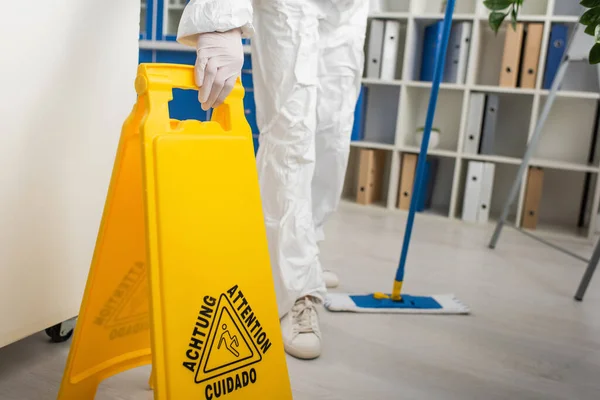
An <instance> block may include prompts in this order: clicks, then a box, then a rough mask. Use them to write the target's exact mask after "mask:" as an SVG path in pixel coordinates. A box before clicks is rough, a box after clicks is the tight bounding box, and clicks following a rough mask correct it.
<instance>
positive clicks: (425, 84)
mask: <svg viewBox="0 0 600 400" xmlns="http://www.w3.org/2000/svg"><path fill="white" fill-rule="evenodd" d="M405 85H406V86H407V87H416V88H427V89H430V88H432V87H433V82H424V81H407V82H405ZM466 88H467V86H466V85H463V84H457V83H447V82H442V83H441V84H440V89H448V90H465V89H466Z"/></svg>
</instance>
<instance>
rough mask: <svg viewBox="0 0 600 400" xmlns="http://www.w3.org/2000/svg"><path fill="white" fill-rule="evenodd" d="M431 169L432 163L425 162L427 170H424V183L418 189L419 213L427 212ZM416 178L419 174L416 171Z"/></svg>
mask: <svg viewBox="0 0 600 400" xmlns="http://www.w3.org/2000/svg"><path fill="white" fill-rule="evenodd" d="M430 167H431V161H429V160H427V161H425V169H424V170H423V181H422V182H421V186H419V187H418V188H417V212H423V211H425V200H426V198H427V183H428V182H429V172H430ZM416 176H417V174H416V171H415V178H416ZM413 190H414V189H413Z"/></svg>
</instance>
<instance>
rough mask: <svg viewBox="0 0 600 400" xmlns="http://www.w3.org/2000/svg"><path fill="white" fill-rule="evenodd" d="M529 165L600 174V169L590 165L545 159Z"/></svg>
mask: <svg viewBox="0 0 600 400" xmlns="http://www.w3.org/2000/svg"><path fill="white" fill-rule="evenodd" d="M529 165H531V166H533V167H541V168H550V169H559V170H563V171H579V172H593V173H598V170H599V168H598V167H597V166H594V165H588V164H577V163H571V162H565V161H554V160H544V159H535V158H534V159H532V160H531V161H530V162H529Z"/></svg>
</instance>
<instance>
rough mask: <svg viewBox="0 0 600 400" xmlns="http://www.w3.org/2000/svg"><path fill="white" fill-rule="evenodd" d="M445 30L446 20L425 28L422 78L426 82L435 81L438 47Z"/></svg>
mask: <svg viewBox="0 0 600 400" xmlns="http://www.w3.org/2000/svg"><path fill="white" fill-rule="evenodd" d="M443 31H444V21H438V22H436V23H435V24H432V25H429V26H428V27H427V28H425V37H424V39H423V54H422V58H421V78H420V79H421V80H422V81H426V82H432V81H433V72H434V69H435V65H436V55H437V48H438V46H440V44H441V42H442V33H443Z"/></svg>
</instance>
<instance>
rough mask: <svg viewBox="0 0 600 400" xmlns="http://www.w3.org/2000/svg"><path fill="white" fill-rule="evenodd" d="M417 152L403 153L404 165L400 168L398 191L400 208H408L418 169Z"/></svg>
mask: <svg viewBox="0 0 600 400" xmlns="http://www.w3.org/2000/svg"><path fill="white" fill-rule="evenodd" d="M417 159H418V156H417V155H416V154H409V153H405V154H403V155H402V165H401V170H400V190H399V193H398V208H399V209H401V210H408V209H409V208H410V200H411V198H412V193H413V184H414V181H415V173H416V171H417Z"/></svg>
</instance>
